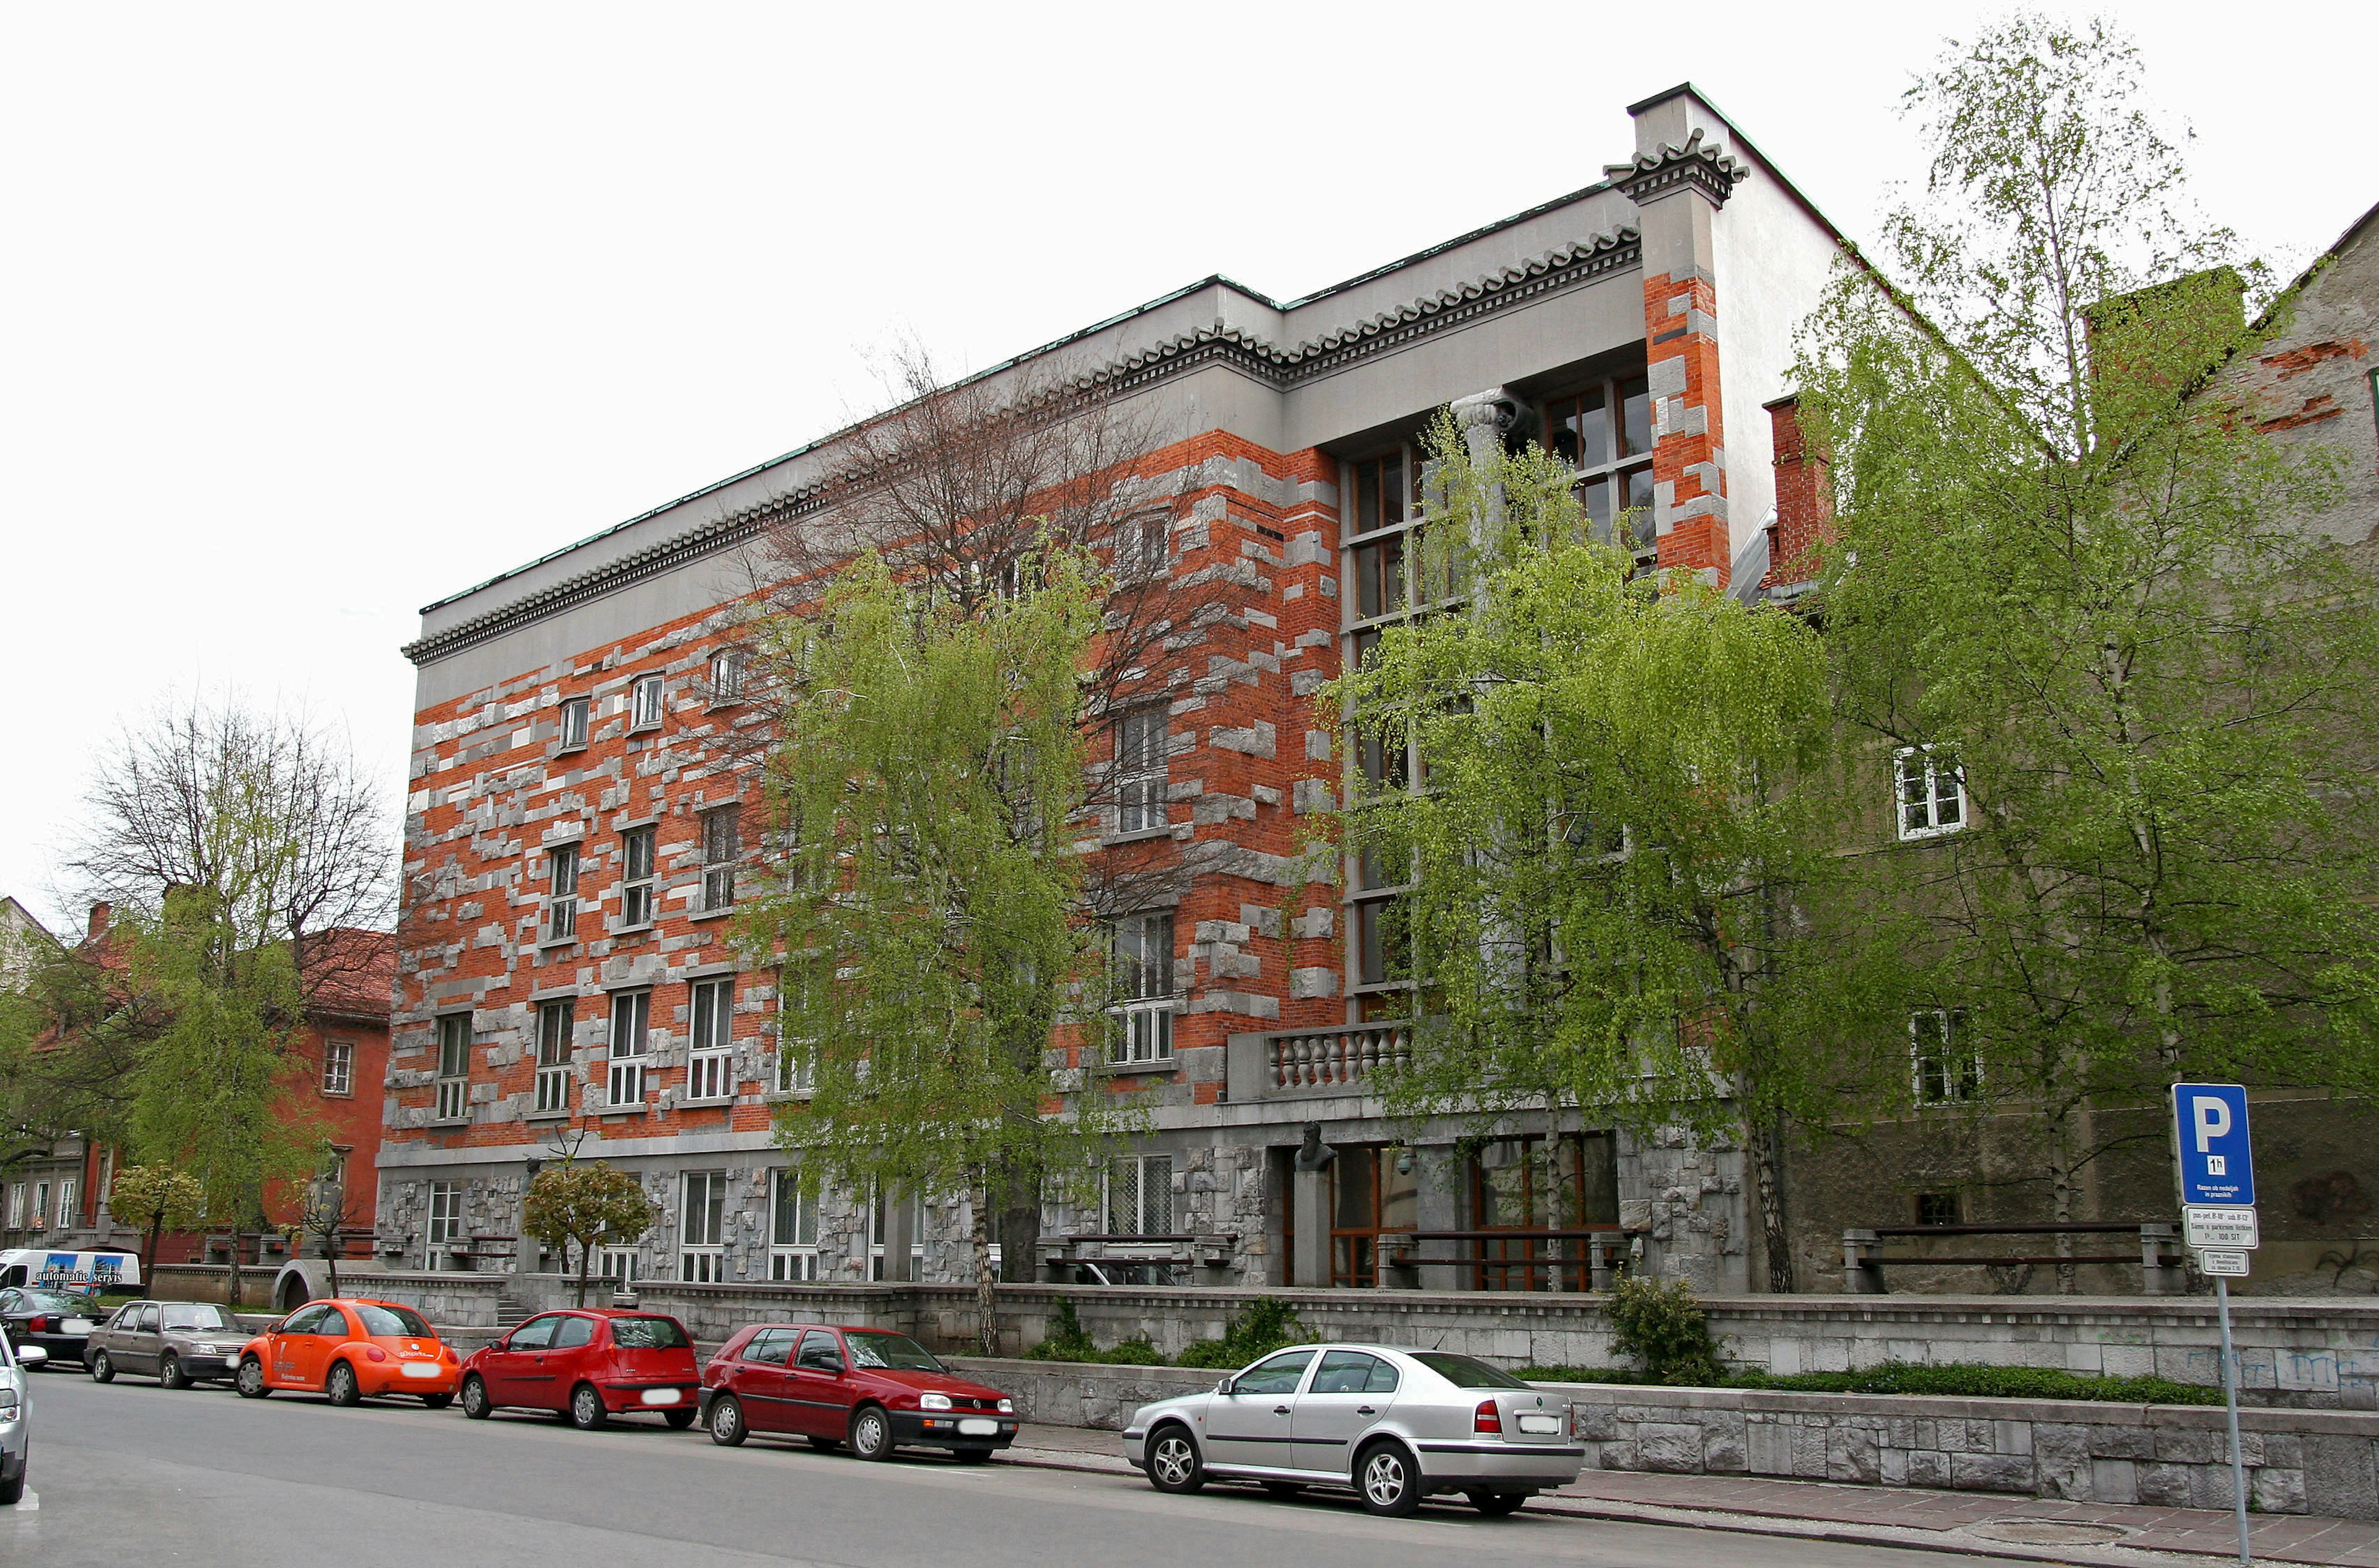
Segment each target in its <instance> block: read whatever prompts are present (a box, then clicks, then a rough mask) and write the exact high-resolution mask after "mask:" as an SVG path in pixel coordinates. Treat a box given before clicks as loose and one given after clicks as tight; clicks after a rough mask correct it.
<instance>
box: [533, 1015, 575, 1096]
mask: <svg viewBox="0 0 2379 1568" xmlns="http://www.w3.org/2000/svg"><path fill="white" fill-rule="evenodd" d="M577 1025H578V1004H577V1003H575V1002H570V1001H562V1002H548V1003H545V1004H544V1005H543V1006H541V1007H538V1008H537V1110H538V1112H539V1113H540V1114H550V1113H553V1112H556V1111H567V1110H568V1109H570V1044H571V1036H572V1034H573V1033H574V1031H575V1030H576V1028H577Z"/></svg>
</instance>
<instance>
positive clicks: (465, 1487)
mask: <svg viewBox="0 0 2379 1568" xmlns="http://www.w3.org/2000/svg"><path fill="white" fill-rule="evenodd" d="M31 1381H32V1383H33V1397H32V1401H31V1405H32V1413H33V1422H34V1432H33V1468H32V1475H31V1487H30V1490H29V1492H28V1495H27V1498H26V1503H25V1504H22V1505H19V1506H18V1508H15V1509H0V1562H6V1563H10V1564H15V1563H24V1564H27V1565H29V1568H30V1565H32V1564H40V1565H41V1568H85V1565H89V1568H125V1564H127V1563H139V1564H144V1565H146V1564H156V1563H165V1562H175V1563H198V1564H214V1563H223V1564H236V1565H237V1568H284V1565H287V1568H331V1565H333V1564H335V1565H337V1568H383V1565H385V1568H431V1565H435V1568H468V1565H476V1564H481V1563H486V1564H491V1565H492V1564H503V1565H505V1568H524V1565H535V1564H545V1563H553V1564H570V1565H572V1568H579V1565H583V1564H586V1563H589V1562H635V1561H647V1562H666V1563H668V1564H670V1568H682V1565H694V1568H708V1565H712V1564H719V1565H722V1568H723V1565H726V1564H750V1563H763V1562H767V1563H787V1562H791V1563H816V1564H829V1563H830V1564H838V1565H842V1564H849V1565H854V1568H856V1565H866V1568H876V1565H879V1564H881V1565H887V1568H889V1565H894V1564H912V1563H934V1564H944V1563H947V1564H950V1565H953V1568H957V1565H961V1564H963V1565H966V1568H974V1565H978V1564H981V1565H987V1568H1007V1565H1011V1564H1012V1565H1017V1568H1059V1565H1063V1564H1072V1563H1083V1564H1096V1565H1098V1568H1116V1565H1117V1564H1119V1563H1137V1562H1183V1563H1201V1564H1210V1563H1211V1564H1220V1565H1228V1564H1238V1563H1243V1562H1264V1561H1271V1560H1277V1561H1278V1562H1282V1563H1284V1564H1286V1565H1289V1568H1400V1565H1403V1564H1424V1563H1425V1564H1429V1565H1431V1568H1443V1564H1445V1563H1447V1562H1484V1561H1492V1562H1498V1563H1536V1562H1547V1563H1551V1562H1560V1563H1564V1564H1570V1565H1600V1564H1628V1565H1641V1568H1666V1565H1669V1564H1680V1565H1690V1568H1710V1564H1711V1562H1712V1560H1713V1559H1714V1558H1715V1559H1716V1560H1718V1561H1720V1562H1723V1563H1724V1564H1726V1568H1771V1565H1773V1568H1788V1565H1789V1568H1804V1565H1805V1568H1943V1565H1944V1564H1945V1563H1950V1562H1957V1561H1962V1559H1956V1558H1951V1557H1949V1556H1947V1555H1945V1554H1943V1553H1940V1552H1937V1551H1902V1550H1889V1549H1873V1548H1864V1547H1856V1546H1850V1545H1844V1544H1841V1543H1835V1542H1827V1541H1791V1540H1775V1539H1767V1538H1759V1537H1754V1536H1744V1535H1713V1534H1710V1533H1708V1532H1703V1531H1697V1530H1692V1529H1685V1528H1666V1527H1660V1526H1635V1525H1618V1524H1610V1523H1603V1522H1599V1521H1591V1520H1580V1519H1564V1518H1554V1517H1546V1516H1531V1515H1528V1514H1521V1515H1519V1516H1517V1517H1515V1518H1510V1519H1501V1520H1488V1519H1482V1518H1480V1517H1479V1516H1478V1515H1477V1514H1473V1513H1472V1512H1471V1511H1470V1510H1469V1509H1467V1507H1462V1506H1459V1505H1458V1504H1455V1503H1453V1502H1448V1503H1444V1504H1436V1503H1432V1504H1431V1505H1430V1506H1428V1507H1426V1508H1424V1509H1423V1510H1422V1511H1421V1513H1420V1514H1419V1515H1418V1516H1416V1517H1414V1518H1411V1519H1398V1520H1388V1519H1374V1518H1372V1517H1371V1516H1370V1515H1368V1514H1364V1513H1363V1512H1362V1511H1361V1510H1359V1508H1357V1507H1356V1506H1355V1505H1354V1503H1353V1502H1351V1501H1331V1500H1325V1499H1321V1498H1314V1497H1308V1498H1304V1499H1299V1500H1296V1501H1292V1502H1277V1501H1274V1500H1273V1499H1270V1498H1267V1497H1265V1496H1264V1495H1263V1494H1262V1493H1261V1492H1257V1491H1254V1490H1246V1489H1241V1488H1237V1487H1220V1486H1214V1487H1209V1488H1208V1490H1206V1491H1205V1492H1204V1493H1202V1494H1201V1495H1198V1496H1195V1497H1188V1498H1171V1497H1165V1496H1162V1495H1160V1494H1159V1493H1157V1492H1156V1491H1154V1490H1152V1489H1151V1488H1149V1486H1148V1485H1147V1484H1146V1483H1145V1482H1143V1481H1141V1480H1140V1479H1138V1478H1131V1477H1113V1476H1099V1475H1083V1474H1078V1473H1074V1472H1069V1471H1060V1470H1044V1469H1034V1468H1028V1467H1025V1466H1022V1465H1009V1464H993V1465H985V1466H981V1467H975V1468H961V1467H960V1466H959V1465H954V1464H950V1463H948V1462H946V1461H942V1460H938V1459H931V1458H919V1459H908V1458H903V1459H900V1460H899V1461H896V1462H895V1463H892V1464H889V1465H866V1464H862V1463H861V1462H860V1461H858V1460H855V1459H851V1458H848V1457H845V1456H842V1455H839V1454H832V1455H829V1454H817V1453H811V1452H810V1451H808V1450H807V1449H806V1448H796V1447H791V1446H787V1445H784V1444H781V1443H779V1442H776V1441H770V1440H767V1439H755V1440H754V1441H751V1442H750V1443H747V1444H746V1445H745V1446H743V1448H739V1449H722V1448H719V1447H716V1446H714V1445H713V1444H712V1443H711V1441H710V1440H709V1439H708V1438H707V1437H706V1436H704V1435H703V1434H702V1433H701V1432H699V1431H684V1432H673V1431H670V1430H668V1429H665V1428H663V1427H662V1426H661V1425H660V1424H659V1423H658V1421H652V1422H649V1423H648V1422H646V1421H645V1420H643V1419H635V1420H631V1421H627V1422H622V1423H619V1424H617V1425H615V1426H613V1427H612V1428H610V1429H608V1430H605V1431H602V1432H597V1433H583V1432H578V1431H574V1430H572V1429H570V1428H569V1427H567V1426H565V1425H563V1424H562V1423H561V1422H559V1421H556V1420H553V1419H549V1418H546V1417H535V1416H522V1415H513V1416H498V1417H495V1418H494V1419H492V1420H489V1421H470V1420H465V1418H464V1417H463V1416H462V1414H461V1412H460V1411H459V1410H447V1411H443V1412H435V1413H433V1412H430V1411H427V1410H424V1409H422V1408H420V1407H419V1406H418V1405H410V1404H398V1403H393V1402H392V1403H390V1404H386V1405H362V1406H359V1407H356V1408H354V1409H347V1410H338V1409H333V1408H332V1407H331V1406H330V1405H327V1404H325V1403H323V1402H322V1401H321V1400H320V1399H314V1398H307V1397H300V1396H293V1395H290V1394H286V1393H280V1394H275V1395H273V1396H272V1398H271V1399H267V1400H254V1401H251V1400H243V1399H240V1398H238V1397H237V1396H235V1395H234V1394H232V1393H228V1392H226V1391H220V1390H213V1389H194V1390H190V1391H188V1392H186V1393H168V1392H166V1391H165V1390H163V1389H161V1388H158V1387H156V1386H155V1385H154V1384H152V1383H148V1382H142V1381H133V1380H129V1379H123V1378H119V1379H118V1380H117V1381H115V1382H114V1383H112V1384H108V1385H105V1386H102V1385H100V1384H97V1383H93V1382H92V1381H90V1379H88V1378H86V1377H84V1376H82V1375H81V1374H80V1373H78V1372H56V1373H44V1374H41V1375H39V1376H37V1377H35V1378H33V1379H32V1380H31Z"/></svg>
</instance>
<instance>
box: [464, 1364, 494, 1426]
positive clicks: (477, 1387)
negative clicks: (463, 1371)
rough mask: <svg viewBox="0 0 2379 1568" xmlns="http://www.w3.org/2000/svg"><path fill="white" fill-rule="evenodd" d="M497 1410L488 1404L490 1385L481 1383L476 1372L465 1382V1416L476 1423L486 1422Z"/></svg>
mask: <svg viewBox="0 0 2379 1568" xmlns="http://www.w3.org/2000/svg"><path fill="white" fill-rule="evenodd" d="M495 1408H496V1407H495V1406H494V1405H490V1404H489V1403H488V1385H487V1384H486V1383H483V1382H481V1381H479V1374H478V1373H477V1372H474V1373H472V1374H471V1375H470V1376H469V1377H467V1378H465V1379H464V1380H463V1414H464V1415H465V1416H468V1417H471V1419H473V1420H474V1421H484V1420H486V1419H487V1418H488V1417H489V1415H490V1414H491V1413H492V1412H493V1411H494V1410H495Z"/></svg>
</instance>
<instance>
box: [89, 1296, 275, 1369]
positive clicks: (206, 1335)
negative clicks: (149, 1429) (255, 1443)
mask: <svg viewBox="0 0 2379 1568" xmlns="http://www.w3.org/2000/svg"><path fill="white" fill-rule="evenodd" d="M253 1337H254V1336H253V1335H251V1334H250V1333H248V1331H247V1330H246V1329H244V1328H241V1327H240V1326H239V1320H238V1319H236V1318H235V1317H233V1316H232V1315H231V1312H230V1310H229V1309H227V1308H223V1307H218V1306H216V1305H215V1304H214V1303H213V1302H211V1301H127V1302H126V1303H125V1304H124V1305H123V1306H121V1307H119V1308H117V1309H116V1310H115V1316H114V1317H112V1318H110V1319H108V1320H107V1321H105V1322H103V1323H102V1324H100V1325H99V1327H97V1328H95V1329H93V1330H91V1339H90V1341H89V1342H88V1343H87V1344H86V1345H84V1346H83V1353H82V1359H83V1365H85V1366H87V1367H89V1368H90V1369H91V1376H92V1377H94V1378H96V1379H98V1380H99V1381H101V1382H111V1381H115V1374H116V1373H118V1372H130V1373H133V1374H135V1375H137V1376H140V1377H151V1378H155V1379H156V1380H157V1381H159V1382H161V1383H163V1384H164V1385H165V1386H166V1387H167V1388H187V1387H189V1386H190V1385H191V1384H192V1383H194V1382H228V1381H230V1380H231V1377H232V1375H233V1373H234V1372H235V1370H236V1369H237V1368H238V1366H239V1353H240V1348H241V1347H242V1346H243V1345H247V1344H248V1341H249V1340H250V1339H251V1338H253Z"/></svg>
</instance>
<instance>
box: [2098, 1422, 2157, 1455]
mask: <svg viewBox="0 0 2379 1568" xmlns="http://www.w3.org/2000/svg"><path fill="white" fill-rule="evenodd" d="M2090 1453H2091V1456H2092V1457H2093V1458H2095V1459H2154V1458H2155V1457H2156V1433H2154V1432H2153V1431H2150V1430H2149V1429H2147V1428H2145V1427H2101V1426H2094V1427H2092V1428H2091V1429H2090Z"/></svg>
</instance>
